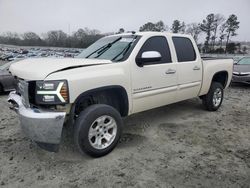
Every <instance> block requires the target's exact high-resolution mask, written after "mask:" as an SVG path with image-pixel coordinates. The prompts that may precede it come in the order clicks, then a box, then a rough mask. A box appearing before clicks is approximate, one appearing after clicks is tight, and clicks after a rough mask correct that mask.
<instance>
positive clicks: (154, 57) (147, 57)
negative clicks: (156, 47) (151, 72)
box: [136, 51, 162, 67]
mask: <svg viewBox="0 0 250 188" xmlns="http://www.w3.org/2000/svg"><path fill="white" fill-rule="evenodd" d="M161 58H162V56H161V54H160V52H157V51H146V52H143V53H142V55H141V57H139V58H137V59H136V63H137V65H138V66H140V67H143V65H144V63H149V62H157V61H160V60H161Z"/></svg>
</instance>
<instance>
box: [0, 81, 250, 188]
mask: <svg viewBox="0 0 250 188" xmlns="http://www.w3.org/2000/svg"><path fill="white" fill-rule="evenodd" d="M6 99H7V96H6V95H1V96H0V107H1V108H0V114H1V115H0V187H11V188H12V187H65V188H66V187H67V188H68V187H95V188H96V187H150V188H151V187H213V188H214V187H220V188H221V187H244V188H247V187H250V123H249V122H250V87H249V86H242V85H237V86H233V87H231V88H229V89H228V90H227V91H226V93H225V100H224V103H223V106H222V107H221V108H220V109H219V111H217V112H207V111H205V110H203V108H202V105H201V103H200V100H199V99H192V100H187V101H184V102H181V103H177V104H173V105H169V106H166V107H162V108H158V109H155V110H150V111H147V112H143V113H139V114H137V115H134V116H131V117H128V118H126V119H125V128H124V134H123V137H122V138H121V141H120V143H119V144H118V146H117V148H116V149H115V150H114V151H113V152H112V153H110V154H109V155H107V156H105V157H102V158H98V159H93V158H90V157H88V156H86V155H84V156H81V155H80V154H79V153H78V152H77V151H76V149H75V148H74V145H73V143H72V139H71V137H72V129H71V128H70V127H67V128H65V129H64V132H63V143H62V145H61V147H60V151H59V152H58V153H49V152H46V151H43V150H41V149H40V148H39V147H37V146H36V145H35V144H34V143H32V142H31V141H30V140H29V139H27V138H25V135H23V134H22V132H21V130H20V127H19V121H18V118H17V115H16V114H15V113H14V112H11V111H10V110H9V109H8V105H7V103H6Z"/></svg>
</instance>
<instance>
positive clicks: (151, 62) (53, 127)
mask: <svg viewBox="0 0 250 188" xmlns="http://www.w3.org/2000/svg"><path fill="white" fill-rule="evenodd" d="M27 67H29V69H27ZM232 69H233V60H232V59H212V60H202V59H201V57H200V53H199V50H198V48H197V46H196V43H195V41H194V39H193V38H192V37H191V36H190V35H181V34H171V33H160V32H142V33H128V34H120V35H113V36H108V37H105V38H102V39H100V40H98V41H97V42H95V43H94V44H93V45H91V46H90V47H88V48H87V49H85V50H84V51H83V52H82V53H81V54H80V55H79V56H78V58H68V59H51V58H49V59H43V58H36V59H26V60H23V61H20V62H18V63H15V64H14V65H12V66H11V68H10V71H11V73H12V74H13V75H14V76H16V77H17V78H18V80H19V84H18V86H19V89H18V90H17V91H16V92H12V93H10V95H9V99H8V101H9V103H10V105H11V108H12V109H13V110H15V111H16V112H17V113H18V114H19V117H20V120H21V121H20V122H21V127H22V129H23V130H24V132H25V133H26V134H27V135H28V136H29V137H30V138H31V139H32V140H34V141H35V142H37V143H38V145H39V146H41V147H43V148H44V149H47V150H55V149H57V147H58V145H59V143H60V140H61V133H62V128H63V125H64V123H65V122H66V121H67V122H68V123H69V124H71V125H74V141H75V144H76V146H77V147H78V149H79V151H80V152H86V153H88V154H90V155H92V156H95V157H99V156H103V155H106V154H107V153H109V152H111V151H112V150H113V149H114V147H115V146H116V145H117V143H118V141H119V138H120V136H121V134H122V127H123V121H122V117H125V116H129V115H131V114H135V113H138V112H142V111H145V110H149V109H153V108H157V107H160V106H164V105H168V104H171V103H176V102H179V101H182V100H186V99H190V98H194V97H200V98H201V99H202V101H203V104H204V106H205V107H206V109H207V110H209V111H216V110H217V109H218V108H219V107H220V106H221V104H222V101H223V96H224V95H223V93H224V89H225V88H227V87H228V85H229V83H230V82H231V78H232ZM176 115H177V116H178V114H176Z"/></svg>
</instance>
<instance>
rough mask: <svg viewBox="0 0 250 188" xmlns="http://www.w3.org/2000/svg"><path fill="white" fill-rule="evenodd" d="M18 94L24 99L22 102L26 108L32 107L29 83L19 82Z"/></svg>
mask: <svg viewBox="0 0 250 188" xmlns="http://www.w3.org/2000/svg"><path fill="white" fill-rule="evenodd" d="M17 92H18V93H19V94H20V95H21V97H22V102H23V104H24V106H25V107H26V108H28V107H30V104H29V83H28V82H26V81H24V80H19V81H18V90H17Z"/></svg>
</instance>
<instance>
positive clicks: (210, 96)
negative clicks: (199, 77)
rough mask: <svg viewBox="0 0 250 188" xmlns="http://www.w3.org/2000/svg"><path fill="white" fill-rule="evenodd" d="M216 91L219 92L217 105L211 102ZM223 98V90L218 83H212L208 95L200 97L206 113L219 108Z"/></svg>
mask: <svg viewBox="0 0 250 188" xmlns="http://www.w3.org/2000/svg"><path fill="white" fill-rule="evenodd" d="M216 91H221V100H220V102H219V103H217V105H215V104H214V102H213V97H214V95H215V92H216ZM223 97H224V88H223V86H222V84H221V83H219V82H212V84H211V86H210V89H209V91H208V93H207V94H206V95H204V96H202V103H203V105H204V106H205V108H206V109H207V110H208V111H216V110H218V109H219V108H220V106H221V104H222V101H223Z"/></svg>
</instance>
